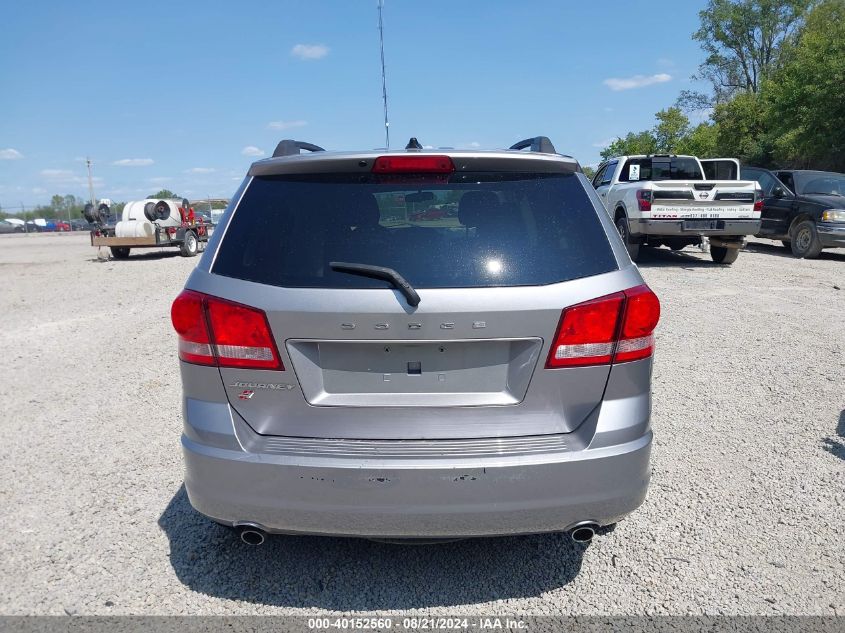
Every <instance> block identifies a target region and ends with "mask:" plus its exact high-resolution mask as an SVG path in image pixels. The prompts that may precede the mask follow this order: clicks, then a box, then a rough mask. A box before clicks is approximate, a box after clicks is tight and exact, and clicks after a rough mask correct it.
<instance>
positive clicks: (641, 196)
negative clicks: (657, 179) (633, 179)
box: [637, 189, 652, 211]
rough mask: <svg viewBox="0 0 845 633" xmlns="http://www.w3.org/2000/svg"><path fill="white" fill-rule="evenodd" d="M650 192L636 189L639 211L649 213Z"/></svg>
mask: <svg viewBox="0 0 845 633" xmlns="http://www.w3.org/2000/svg"><path fill="white" fill-rule="evenodd" d="M651 200H652V192H651V190H650V189H637V206H638V207H639V209H640V211H651Z"/></svg>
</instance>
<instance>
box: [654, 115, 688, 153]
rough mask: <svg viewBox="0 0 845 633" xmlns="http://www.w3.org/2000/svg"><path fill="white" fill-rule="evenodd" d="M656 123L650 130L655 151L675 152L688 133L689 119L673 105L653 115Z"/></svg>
mask: <svg viewBox="0 0 845 633" xmlns="http://www.w3.org/2000/svg"><path fill="white" fill-rule="evenodd" d="M654 116H655V118H656V119H657V125H655V126H654V129H653V130H652V135H653V136H654V145H655V149H656V152H658V153H661V154H677V153H678V145H679V144H680V143H681V141H682V140H683V139H684V138H685V137H686V136H687V135H688V134H689V119H688V118H687V116H686V115H685V114H684V113H683V112H681V110H680V108H677V107H675V106H673V107H671V108H668V109H666V110H661V111H660V112H658V113H657V114H655V115H654Z"/></svg>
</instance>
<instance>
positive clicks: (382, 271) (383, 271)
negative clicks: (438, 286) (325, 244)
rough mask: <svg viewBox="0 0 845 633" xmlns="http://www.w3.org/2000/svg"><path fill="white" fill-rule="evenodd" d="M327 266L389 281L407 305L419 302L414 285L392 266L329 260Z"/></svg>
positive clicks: (339, 270) (415, 305)
mask: <svg viewBox="0 0 845 633" xmlns="http://www.w3.org/2000/svg"><path fill="white" fill-rule="evenodd" d="M329 266H330V267H331V269H332V270H335V271H337V272H339V273H349V274H350V275H361V276H362V277H372V278H373V279H384V280H386V281H389V282H390V283H392V284H393V286H394V287H395V288H396V289H397V290H398V291H399V292H401V293H402V294H403V295H404V296H405V299H407V300H408V304H409V305H411V306H413V307H415V308H416V307H417V306H418V305H419V304H420V296H419V295H418V294H417V291H416V290H414V287H413V286H411V284H409V283H408V282H407V281H406V280H405V278H404V277H403V276H402V275H400V274H399V273H397V272H396V271H395V270H393V269H392V268H387V267H386V266H371V265H370V264H351V263H349V262H329Z"/></svg>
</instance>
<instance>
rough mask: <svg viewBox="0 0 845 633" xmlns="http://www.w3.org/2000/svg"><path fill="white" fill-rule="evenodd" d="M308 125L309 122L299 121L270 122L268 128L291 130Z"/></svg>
mask: <svg viewBox="0 0 845 633" xmlns="http://www.w3.org/2000/svg"><path fill="white" fill-rule="evenodd" d="M306 125H308V121H303V120H301V119H299V120H297V121H270V123H268V124H267V127H268V128H270V129H271V130H290V129H293V128H295V127H305V126H306Z"/></svg>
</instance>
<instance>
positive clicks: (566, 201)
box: [212, 173, 617, 288]
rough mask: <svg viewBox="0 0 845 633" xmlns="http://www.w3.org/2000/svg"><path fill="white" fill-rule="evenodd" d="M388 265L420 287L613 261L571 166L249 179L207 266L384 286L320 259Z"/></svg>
mask: <svg viewBox="0 0 845 633" xmlns="http://www.w3.org/2000/svg"><path fill="white" fill-rule="evenodd" d="M333 261H339V262H350V263H356V264H370V265H375V266H386V267H389V268H393V269H394V270H396V271H397V272H398V273H399V274H401V275H402V276H403V277H405V279H407V280H408V281H409V282H410V283H411V285H413V286H415V287H417V288H473V287H485V286H521V285H540V284H550V283H556V282H560V281H568V280H571V279H577V278H580V277H587V276H590V275H597V274H600V273H606V272H609V271H612V270H616V269H617V264H616V260H615V257H614V256H613V253H612V251H611V247H610V244H609V242H608V239H607V236H606V234H605V232H604V229H603V227H602V225H601V222H600V221H599V218H598V216H597V214H596V211H595V209H594V207H593V205H592V202H591V200H590V198H589V197H588V195H587V192H586V191H585V189H584V186H583V185H582V183H581V182H580V180H579V179H578V178H577V176H575V175H574V174H568V175H548V174H519V175H515V174H497V173H474V174H472V173H461V174H455V175H453V176H451V177H450V178H448V179H444V180H441V181H438V182H428V183H419V184H415V183H409V182H407V179H405V182H396V181H387V182H384V181H381V182H380V181H377V180H376V179H375V177H368V178H366V179H364V181H362V179H361V177H360V176H351V175H346V174H340V175H318V176H301V175H296V176H271V177H256V178H254V179H253V180H252V183H251V184H250V185H249V187H248V188H247V190H246V192H245V194H244V196H243V198H242V199H241V202H240V204H239V205H238V208H237V210H236V211H235V214H234V216H233V217H232V219H231V221H230V224H229V227H228V228H227V230H226V234H225V237H224V239H223V241H222V242H221V244H220V246H219V251H218V253H217V258H216V261H215V264H214V267H213V270H212V272H214V273H215V274H219V275H224V276H227V277H235V278H237V279H244V280H248V281H255V282H258V283H262V284H269V285H273V286H285V287H304V288H387V287H390V286H389V283H388V282H386V281H382V280H378V279H370V278H367V277H361V276H358V275H351V274H347V273H341V272H336V271H333V270H332V269H331V268H330V266H329V262H333Z"/></svg>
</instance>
